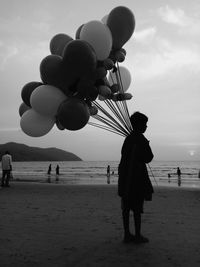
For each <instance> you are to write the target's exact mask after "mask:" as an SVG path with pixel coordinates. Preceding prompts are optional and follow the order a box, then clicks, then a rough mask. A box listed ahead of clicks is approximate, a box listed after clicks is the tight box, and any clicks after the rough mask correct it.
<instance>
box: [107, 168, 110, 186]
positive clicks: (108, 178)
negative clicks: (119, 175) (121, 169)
mask: <svg viewBox="0 0 200 267" xmlns="http://www.w3.org/2000/svg"><path fill="white" fill-rule="evenodd" d="M107 184H110V165H108V166H107Z"/></svg>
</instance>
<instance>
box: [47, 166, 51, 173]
mask: <svg viewBox="0 0 200 267" xmlns="http://www.w3.org/2000/svg"><path fill="white" fill-rule="evenodd" d="M47 174H49V175H50V174H51V164H49V168H48V171H47Z"/></svg>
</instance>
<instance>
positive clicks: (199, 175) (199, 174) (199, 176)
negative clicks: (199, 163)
mask: <svg viewBox="0 0 200 267" xmlns="http://www.w3.org/2000/svg"><path fill="white" fill-rule="evenodd" d="M198 178H200V170H199V173H198Z"/></svg>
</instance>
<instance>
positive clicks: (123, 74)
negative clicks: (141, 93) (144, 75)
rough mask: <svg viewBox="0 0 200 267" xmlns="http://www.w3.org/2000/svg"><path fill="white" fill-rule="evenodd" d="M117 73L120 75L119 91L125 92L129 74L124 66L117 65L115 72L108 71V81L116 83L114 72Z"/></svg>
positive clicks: (129, 81)
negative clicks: (121, 87)
mask: <svg viewBox="0 0 200 267" xmlns="http://www.w3.org/2000/svg"><path fill="white" fill-rule="evenodd" d="M118 73H120V75H118V76H119V77H121V82H122V86H123V89H122V90H121V91H123V92H126V91H127V90H128V88H129V86H130V84H131V74H130V72H129V70H128V69H127V68H126V67H123V66H119V69H118V71H117V72H114V73H113V72H110V73H109V76H108V81H109V83H110V84H111V85H112V84H116V83H117V84H118V80H117V78H116V74H118Z"/></svg>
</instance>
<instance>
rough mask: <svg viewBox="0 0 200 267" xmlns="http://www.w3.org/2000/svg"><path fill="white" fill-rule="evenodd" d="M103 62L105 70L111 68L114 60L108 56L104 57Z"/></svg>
mask: <svg viewBox="0 0 200 267" xmlns="http://www.w3.org/2000/svg"><path fill="white" fill-rule="evenodd" d="M103 64H104V67H105V69H106V70H111V69H112V68H113V66H114V62H113V61H112V59H110V58H106V59H105V60H104V62H103Z"/></svg>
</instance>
